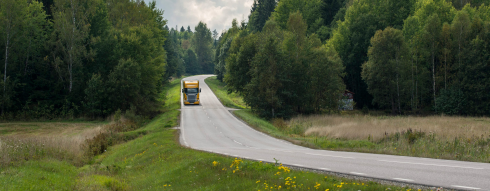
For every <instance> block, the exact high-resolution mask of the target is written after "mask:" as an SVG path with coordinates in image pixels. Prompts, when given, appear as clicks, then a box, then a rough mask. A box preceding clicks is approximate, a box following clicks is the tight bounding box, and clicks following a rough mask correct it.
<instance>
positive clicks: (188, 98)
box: [182, 80, 201, 105]
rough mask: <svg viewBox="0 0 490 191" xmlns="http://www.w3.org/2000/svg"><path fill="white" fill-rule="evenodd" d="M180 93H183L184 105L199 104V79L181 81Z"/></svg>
mask: <svg viewBox="0 0 490 191" xmlns="http://www.w3.org/2000/svg"><path fill="white" fill-rule="evenodd" d="M182 87H183V88H184V89H182V93H183V94H184V104H185V105H199V104H200V103H201V102H200V99H199V94H200V93H201V88H199V80H187V81H183V84H182Z"/></svg>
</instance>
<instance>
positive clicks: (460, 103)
mask: <svg viewBox="0 0 490 191" xmlns="http://www.w3.org/2000/svg"><path fill="white" fill-rule="evenodd" d="M436 101H437V111H439V112H441V113H444V114H448V115H461V114H464V112H465V109H466V108H465V107H466V106H467V104H468V103H467V102H468V101H467V98H466V97H465V95H464V94H463V91H462V90H461V89H458V88H456V87H455V86H452V87H450V88H448V89H443V90H441V92H440V95H439V97H437V100H436Z"/></svg>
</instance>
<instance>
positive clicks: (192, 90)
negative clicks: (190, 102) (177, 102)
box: [185, 88, 199, 94]
mask: <svg viewBox="0 0 490 191" xmlns="http://www.w3.org/2000/svg"><path fill="white" fill-rule="evenodd" d="M185 93H188V94H195V93H199V89H198V88H186V89H185Z"/></svg>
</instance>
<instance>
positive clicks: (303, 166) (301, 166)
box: [291, 164, 305, 167]
mask: <svg viewBox="0 0 490 191" xmlns="http://www.w3.org/2000/svg"><path fill="white" fill-rule="evenodd" d="M291 165H293V166H300V167H305V166H303V165H300V164H291Z"/></svg>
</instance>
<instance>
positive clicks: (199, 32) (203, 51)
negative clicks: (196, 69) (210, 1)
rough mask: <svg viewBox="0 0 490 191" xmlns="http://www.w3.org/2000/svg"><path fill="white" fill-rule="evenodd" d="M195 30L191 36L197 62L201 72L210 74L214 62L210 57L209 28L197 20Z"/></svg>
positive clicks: (210, 41)
mask: <svg viewBox="0 0 490 191" xmlns="http://www.w3.org/2000/svg"><path fill="white" fill-rule="evenodd" d="M195 30H196V32H195V33H194V36H193V37H192V46H193V48H194V51H195V53H196V56H197V63H198V65H199V66H200V67H201V68H202V72H203V73H206V74H211V73H213V71H214V64H213V62H212V57H211V43H212V42H213V38H212V37H211V30H209V28H208V26H207V24H206V23H203V22H199V24H198V25H197V26H196V28H195Z"/></svg>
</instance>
